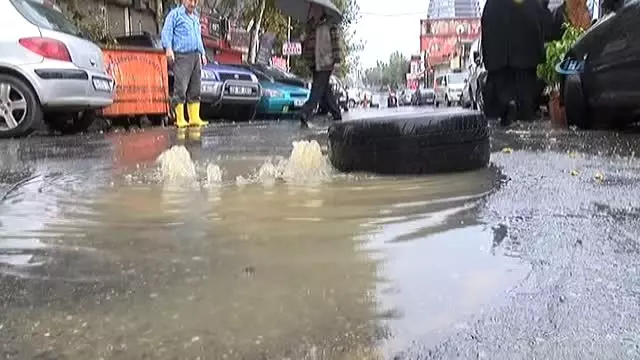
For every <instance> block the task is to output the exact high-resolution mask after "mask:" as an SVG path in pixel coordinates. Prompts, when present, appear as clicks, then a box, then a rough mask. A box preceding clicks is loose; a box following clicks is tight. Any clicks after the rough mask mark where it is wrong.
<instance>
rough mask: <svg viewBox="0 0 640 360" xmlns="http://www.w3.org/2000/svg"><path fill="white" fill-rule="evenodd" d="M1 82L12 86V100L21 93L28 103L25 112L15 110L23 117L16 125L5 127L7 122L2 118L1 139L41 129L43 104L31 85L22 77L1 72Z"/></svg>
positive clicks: (0, 126) (0, 125) (0, 124)
mask: <svg viewBox="0 0 640 360" xmlns="http://www.w3.org/2000/svg"><path fill="white" fill-rule="evenodd" d="M0 84H8V85H9V86H10V87H11V89H12V91H11V94H9V95H10V96H11V95H12V94H13V97H11V99H10V100H14V99H15V96H16V94H20V96H22V97H23V98H24V101H25V105H26V110H24V111H23V112H20V111H19V110H15V111H17V112H16V114H19V115H20V117H21V120H20V122H19V123H18V125H17V126H16V127H13V128H11V129H4V126H5V123H4V121H3V120H0V122H1V123H0V139H9V138H15V137H21V136H26V135H29V134H30V133H32V132H33V131H35V130H38V129H41V128H42V124H43V113H42V106H41V105H40V101H39V100H38V97H37V96H36V93H35V91H33V89H32V88H31V86H30V85H29V84H28V83H27V82H25V81H24V80H22V79H21V78H19V77H17V76H14V75H10V74H0ZM14 117H15V116H14Z"/></svg>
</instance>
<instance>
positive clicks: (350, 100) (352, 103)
mask: <svg viewBox="0 0 640 360" xmlns="http://www.w3.org/2000/svg"><path fill="white" fill-rule="evenodd" d="M347 106H348V107H350V108H354V107H356V101H355V100H353V99H349V104H348V105H347Z"/></svg>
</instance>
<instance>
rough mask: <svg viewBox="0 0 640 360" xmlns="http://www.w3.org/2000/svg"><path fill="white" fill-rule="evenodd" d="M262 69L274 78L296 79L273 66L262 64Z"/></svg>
mask: <svg viewBox="0 0 640 360" xmlns="http://www.w3.org/2000/svg"><path fill="white" fill-rule="evenodd" d="M261 70H262V71H264V73H265V74H267V75H269V76H271V77H273V78H274V79H297V78H298V77H297V76H295V75H293V74H291V73H288V72H286V71H283V70H280V69H278V68H277V67H274V66H263V67H262V69H261Z"/></svg>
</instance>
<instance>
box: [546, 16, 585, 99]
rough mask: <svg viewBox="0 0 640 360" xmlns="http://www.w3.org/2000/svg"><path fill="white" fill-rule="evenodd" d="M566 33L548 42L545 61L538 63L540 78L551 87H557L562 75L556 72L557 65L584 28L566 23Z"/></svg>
mask: <svg viewBox="0 0 640 360" xmlns="http://www.w3.org/2000/svg"><path fill="white" fill-rule="evenodd" d="M563 27H564V33H563V34H562V38H561V39H560V40H556V41H552V42H550V43H547V44H546V46H545V53H546V54H545V62H544V63H542V64H539V65H538V68H537V71H536V72H537V74H538V78H540V79H542V80H543V81H544V82H545V83H546V84H547V86H548V87H550V88H551V89H557V88H558V86H559V83H560V76H559V74H558V73H557V72H556V65H557V64H559V63H560V62H561V61H562V60H564V56H565V54H566V53H567V52H568V51H569V49H571V47H572V46H573V44H574V43H575V42H576V40H578V38H579V37H580V35H582V33H583V32H584V29H582V28H579V27H575V26H572V25H570V24H566V23H565V24H564V25H563Z"/></svg>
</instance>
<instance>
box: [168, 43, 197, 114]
mask: <svg viewBox="0 0 640 360" xmlns="http://www.w3.org/2000/svg"><path fill="white" fill-rule="evenodd" d="M201 61H202V57H201V55H200V53H199V52H190V53H176V54H175V61H174V63H173V99H172V100H173V104H184V103H185V102H187V103H195V102H199V101H200V76H201V69H202V62H201Z"/></svg>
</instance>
